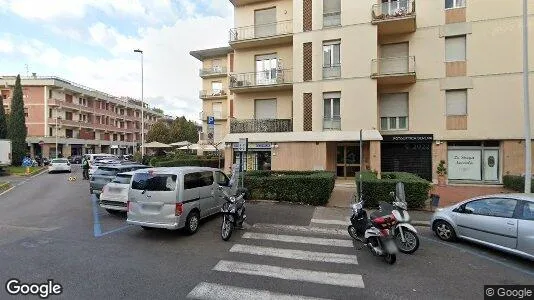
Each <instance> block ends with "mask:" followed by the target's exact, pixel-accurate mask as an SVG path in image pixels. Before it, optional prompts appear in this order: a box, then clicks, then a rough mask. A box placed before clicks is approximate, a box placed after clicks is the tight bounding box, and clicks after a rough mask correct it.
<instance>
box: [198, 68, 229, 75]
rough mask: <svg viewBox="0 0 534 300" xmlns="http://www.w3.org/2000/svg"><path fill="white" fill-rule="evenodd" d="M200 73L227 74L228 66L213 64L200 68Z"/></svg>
mask: <svg viewBox="0 0 534 300" xmlns="http://www.w3.org/2000/svg"><path fill="white" fill-rule="evenodd" d="M198 74H199V75H200V77H203V76H211V75H222V74H226V67H221V66H213V67H211V68H203V69H200V70H199V72H198Z"/></svg>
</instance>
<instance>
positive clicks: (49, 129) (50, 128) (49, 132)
mask: <svg viewBox="0 0 534 300" xmlns="http://www.w3.org/2000/svg"><path fill="white" fill-rule="evenodd" d="M53 135H54V134H53V131H52V127H48V136H53Z"/></svg>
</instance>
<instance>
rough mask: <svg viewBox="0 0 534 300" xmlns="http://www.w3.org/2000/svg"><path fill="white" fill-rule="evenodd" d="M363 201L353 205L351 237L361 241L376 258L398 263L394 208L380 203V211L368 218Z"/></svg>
mask: <svg viewBox="0 0 534 300" xmlns="http://www.w3.org/2000/svg"><path fill="white" fill-rule="evenodd" d="M363 203H364V202H363V200H361V201H360V202H358V203H354V204H352V206H351V208H352V216H351V218H350V222H351V225H349V227H348V231H349V234H350V236H351V237H352V238H353V239H355V240H357V241H360V242H362V243H363V244H364V247H367V249H369V251H371V253H372V254H373V255H375V256H379V257H383V258H384V260H385V261H386V262H387V263H388V264H391V265H392V264H394V263H395V262H396V261H397V252H398V248H397V244H396V243H395V237H394V235H393V230H392V228H393V227H394V226H395V225H396V224H397V220H396V219H395V216H394V215H393V206H392V205H391V204H389V203H386V202H380V204H379V206H380V209H379V210H378V211H376V212H373V213H371V215H370V217H369V218H368V217H367V211H366V210H365V209H364V208H363Z"/></svg>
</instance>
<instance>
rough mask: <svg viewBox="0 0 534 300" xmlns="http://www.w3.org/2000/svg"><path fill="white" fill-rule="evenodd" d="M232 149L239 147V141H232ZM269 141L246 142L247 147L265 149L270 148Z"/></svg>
mask: <svg viewBox="0 0 534 300" xmlns="http://www.w3.org/2000/svg"><path fill="white" fill-rule="evenodd" d="M232 147H233V148H234V149H239V143H233V145H232ZM271 147H272V145H271V143H248V149H265V150H267V149H268V150H271Z"/></svg>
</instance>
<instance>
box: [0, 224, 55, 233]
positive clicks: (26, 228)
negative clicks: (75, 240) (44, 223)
mask: <svg viewBox="0 0 534 300" xmlns="http://www.w3.org/2000/svg"><path fill="white" fill-rule="evenodd" d="M2 227H3V228H12V229H23V230H31V231H45V232H49V231H54V230H57V229H59V228H61V227H31V226H17V225H8V224H0V228H2Z"/></svg>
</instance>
